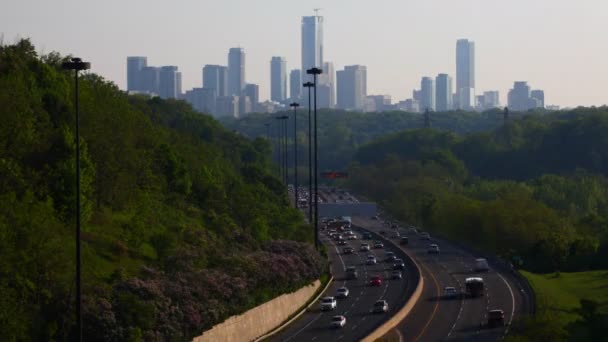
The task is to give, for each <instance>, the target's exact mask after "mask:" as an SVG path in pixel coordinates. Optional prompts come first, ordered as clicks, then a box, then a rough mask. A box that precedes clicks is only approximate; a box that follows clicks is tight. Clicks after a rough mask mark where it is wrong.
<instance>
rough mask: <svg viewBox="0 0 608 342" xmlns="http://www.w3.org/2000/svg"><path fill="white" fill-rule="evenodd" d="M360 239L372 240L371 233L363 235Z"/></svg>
mask: <svg viewBox="0 0 608 342" xmlns="http://www.w3.org/2000/svg"><path fill="white" fill-rule="evenodd" d="M361 238H362V239H363V240H371V239H372V234H371V233H363V236H362V237H361Z"/></svg>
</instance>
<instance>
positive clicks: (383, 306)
mask: <svg viewBox="0 0 608 342" xmlns="http://www.w3.org/2000/svg"><path fill="white" fill-rule="evenodd" d="M372 311H373V312H374V313H383V312H387V311H388V302H387V301H386V300H383V299H381V300H378V301H376V303H374V308H373V309H372Z"/></svg>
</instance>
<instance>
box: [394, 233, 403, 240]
mask: <svg viewBox="0 0 608 342" xmlns="http://www.w3.org/2000/svg"><path fill="white" fill-rule="evenodd" d="M392 237H393V238H395V239H398V238H400V237H401V234H399V232H393V234H392Z"/></svg>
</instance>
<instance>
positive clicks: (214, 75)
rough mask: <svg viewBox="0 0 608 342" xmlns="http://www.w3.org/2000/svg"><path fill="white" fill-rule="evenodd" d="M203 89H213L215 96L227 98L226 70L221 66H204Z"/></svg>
mask: <svg viewBox="0 0 608 342" xmlns="http://www.w3.org/2000/svg"><path fill="white" fill-rule="evenodd" d="M203 87H204V88H208V89H215V94H216V96H228V68H226V67H225V66H223V65H211V64H207V65H205V66H204V67H203Z"/></svg>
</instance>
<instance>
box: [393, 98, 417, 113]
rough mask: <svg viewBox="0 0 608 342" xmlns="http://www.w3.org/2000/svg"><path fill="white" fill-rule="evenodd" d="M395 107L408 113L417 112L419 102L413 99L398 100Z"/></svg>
mask: <svg viewBox="0 0 608 342" xmlns="http://www.w3.org/2000/svg"><path fill="white" fill-rule="evenodd" d="M397 109H398V110H403V111H406V112H410V113H419V112H420V104H419V103H418V101H416V100H414V99H407V100H405V101H399V102H398V103H397Z"/></svg>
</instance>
